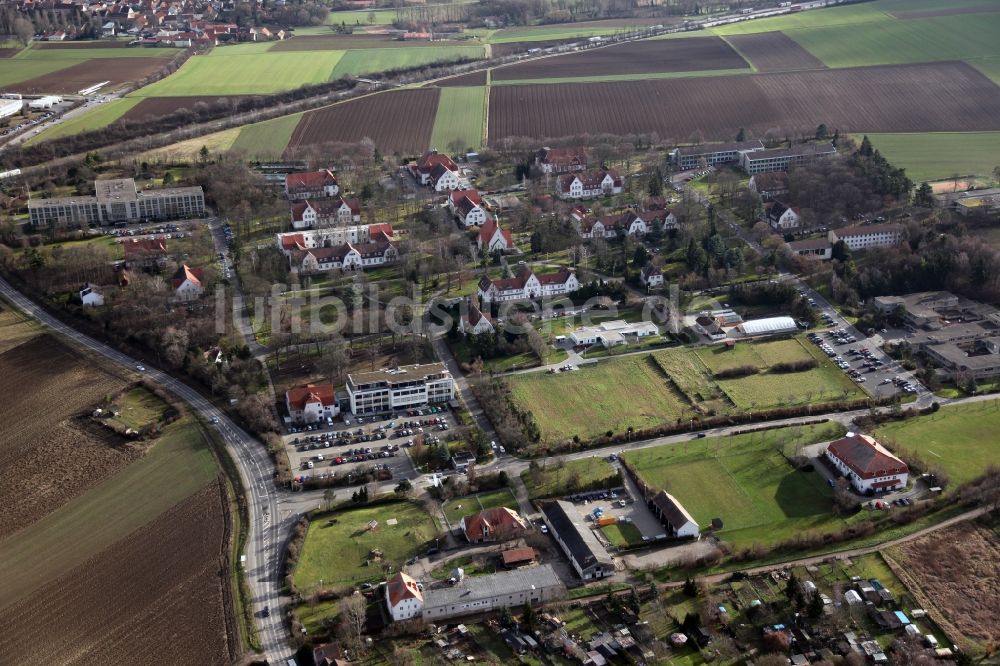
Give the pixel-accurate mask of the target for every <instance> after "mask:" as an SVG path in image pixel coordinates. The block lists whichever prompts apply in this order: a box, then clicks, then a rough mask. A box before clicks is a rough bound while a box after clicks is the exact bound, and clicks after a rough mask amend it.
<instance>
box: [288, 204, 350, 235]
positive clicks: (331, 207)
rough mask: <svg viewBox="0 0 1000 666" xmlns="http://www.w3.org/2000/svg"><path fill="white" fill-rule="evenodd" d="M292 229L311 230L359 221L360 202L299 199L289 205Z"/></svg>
mask: <svg viewBox="0 0 1000 666" xmlns="http://www.w3.org/2000/svg"><path fill="white" fill-rule="evenodd" d="M291 215H292V228H293V229H312V228H314V227H328V226H332V225H345V224H352V223H357V222H360V221H361V202H360V201H359V200H357V199H345V198H343V197H337V198H335V199H314V198H310V199H301V200H298V201H296V202H294V203H293V204H292V205H291Z"/></svg>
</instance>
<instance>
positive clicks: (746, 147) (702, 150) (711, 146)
mask: <svg viewBox="0 0 1000 666" xmlns="http://www.w3.org/2000/svg"><path fill="white" fill-rule="evenodd" d="M758 150H764V144H763V143H761V142H760V141H733V142H731V143H706V144H699V145H697V146H680V147H678V148H674V149H673V151H671V153H670V160H671V161H672V162H673V163H674V164H675V165H676V166H677V168H678V169H680V170H682V171H685V170H687V169H695V168H697V167H698V166H700V165H701V164H704V165H705V166H715V165H716V164H737V163H738V162H739V161H740V155H742V154H743V153H745V152H756V151H758ZM702 160H704V162H703V161H702Z"/></svg>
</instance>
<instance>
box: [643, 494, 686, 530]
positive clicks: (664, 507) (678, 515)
mask: <svg viewBox="0 0 1000 666" xmlns="http://www.w3.org/2000/svg"><path fill="white" fill-rule="evenodd" d="M653 506H655V507H656V508H657V509H659V511H660V514H661V515H662V516H663V517H664V518H666V519H667V522H668V523H670V526H671V527H672V528H674V529H675V530H679V529H680V528H682V527H684V526H685V525H687V524H688V523H694V522H695V521H694V518H692V517H691V514H689V513H688V512H687V510H686V509H685V508H684V507H683V506H681V503H680V502H678V501H677V500H676V499H674V497H673V496H671V495H668V494H667V492H666V491H665V490H661V491H660V492H659V493H657V495H656V497H654V498H653ZM695 524H696V525H697V523H695Z"/></svg>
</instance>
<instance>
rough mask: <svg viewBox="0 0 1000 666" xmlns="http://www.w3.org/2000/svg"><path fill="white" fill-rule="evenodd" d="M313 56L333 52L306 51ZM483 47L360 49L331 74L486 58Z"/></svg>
mask: <svg viewBox="0 0 1000 666" xmlns="http://www.w3.org/2000/svg"><path fill="white" fill-rule="evenodd" d="M302 53H304V54H306V55H307V57H308V56H309V55H313V54H317V53H330V51H303V52H302ZM482 57H483V47H482V46H451V45H449V46H439V47H433V48H431V47H426V46H415V47H413V48H411V49H408V48H388V49H356V50H353V51H346V52H344V57H343V58H341V59H340V62H339V63H337V66H336V67H335V68H334V70H333V74H332V75H331V76H330V78H332V79H336V78H339V77H341V76H345V75H352V76H360V75H364V74H371V73H373V72H386V71H389V70H392V69H402V68H404V67H418V66H420V65H427V64H430V63H433V62H450V61H453V60H459V59H461V58H470V59H475V58H482Z"/></svg>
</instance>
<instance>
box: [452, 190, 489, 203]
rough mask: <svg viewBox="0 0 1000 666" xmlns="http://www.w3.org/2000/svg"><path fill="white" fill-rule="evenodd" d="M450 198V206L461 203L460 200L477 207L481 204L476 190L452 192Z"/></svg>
mask: <svg viewBox="0 0 1000 666" xmlns="http://www.w3.org/2000/svg"><path fill="white" fill-rule="evenodd" d="M450 196H451V205H452V206H457V205H459V204H460V203H462V199H468V200H469V201H471V202H472V203H474V204H476V205H477V206H478V205H479V204H480V203H481V202H482V200H481V198H480V197H479V191H478V190H452V192H451V195H450Z"/></svg>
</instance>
